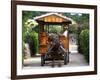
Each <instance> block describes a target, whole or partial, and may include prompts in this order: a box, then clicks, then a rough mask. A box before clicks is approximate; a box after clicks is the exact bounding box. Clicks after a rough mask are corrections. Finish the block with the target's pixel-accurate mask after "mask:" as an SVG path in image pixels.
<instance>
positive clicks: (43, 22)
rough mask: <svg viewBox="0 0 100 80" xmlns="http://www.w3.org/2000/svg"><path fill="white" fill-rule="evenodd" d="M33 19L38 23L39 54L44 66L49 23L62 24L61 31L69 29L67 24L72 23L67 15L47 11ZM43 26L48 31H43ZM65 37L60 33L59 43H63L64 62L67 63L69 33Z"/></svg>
mask: <svg viewBox="0 0 100 80" xmlns="http://www.w3.org/2000/svg"><path fill="white" fill-rule="evenodd" d="M35 20H36V21H37V22H38V24H39V53H40V54H41V66H44V64H45V61H46V60H47V59H45V55H46V54H47V53H48V44H49V36H48V34H49V25H62V27H63V31H65V28H66V29H67V30H68V29H69V24H71V23H72V21H71V19H70V18H68V17H65V16H63V15H61V14H58V13H47V14H44V15H41V16H37V17H35ZM44 26H46V27H47V29H48V32H45V30H44ZM66 35H67V37H65V36H64V35H60V36H59V39H60V41H61V43H62V44H63V48H64V50H65V54H64V64H67V63H68V62H69V38H68V37H69V35H68V34H66Z"/></svg>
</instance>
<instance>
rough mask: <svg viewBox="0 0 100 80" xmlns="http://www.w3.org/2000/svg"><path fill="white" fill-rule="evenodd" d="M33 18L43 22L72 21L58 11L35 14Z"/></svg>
mask: <svg viewBox="0 0 100 80" xmlns="http://www.w3.org/2000/svg"><path fill="white" fill-rule="evenodd" d="M34 20H37V21H43V22H55V23H56V22H57V23H61V22H68V23H69V24H70V23H72V22H73V20H72V19H71V18H69V17H66V16H63V15H62V14H58V13H46V14H44V15H41V16H36V17H35V18H34Z"/></svg>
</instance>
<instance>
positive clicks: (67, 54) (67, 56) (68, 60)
mask: <svg viewBox="0 0 100 80" xmlns="http://www.w3.org/2000/svg"><path fill="white" fill-rule="evenodd" d="M69 54H70V52H68V54H67V62H68V63H69Z"/></svg>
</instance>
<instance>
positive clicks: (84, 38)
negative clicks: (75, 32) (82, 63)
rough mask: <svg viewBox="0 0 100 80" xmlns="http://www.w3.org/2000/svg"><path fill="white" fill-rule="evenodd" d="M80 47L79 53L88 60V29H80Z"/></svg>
mask: <svg viewBox="0 0 100 80" xmlns="http://www.w3.org/2000/svg"><path fill="white" fill-rule="evenodd" d="M79 39H80V45H79V46H80V49H81V53H82V54H83V55H84V56H85V58H86V60H87V61H88V62H89V30H88V29H85V30H82V31H81V33H80V35H79Z"/></svg>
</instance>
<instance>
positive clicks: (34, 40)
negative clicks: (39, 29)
mask: <svg viewBox="0 0 100 80" xmlns="http://www.w3.org/2000/svg"><path fill="white" fill-rule="evenodd" d="M29 40H30V41H29V45H30V50H31V56H34V55H35V54H36V53H37V52H38V33H36V32H35V31H32V32H30V34H29Z"/></svg>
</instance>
